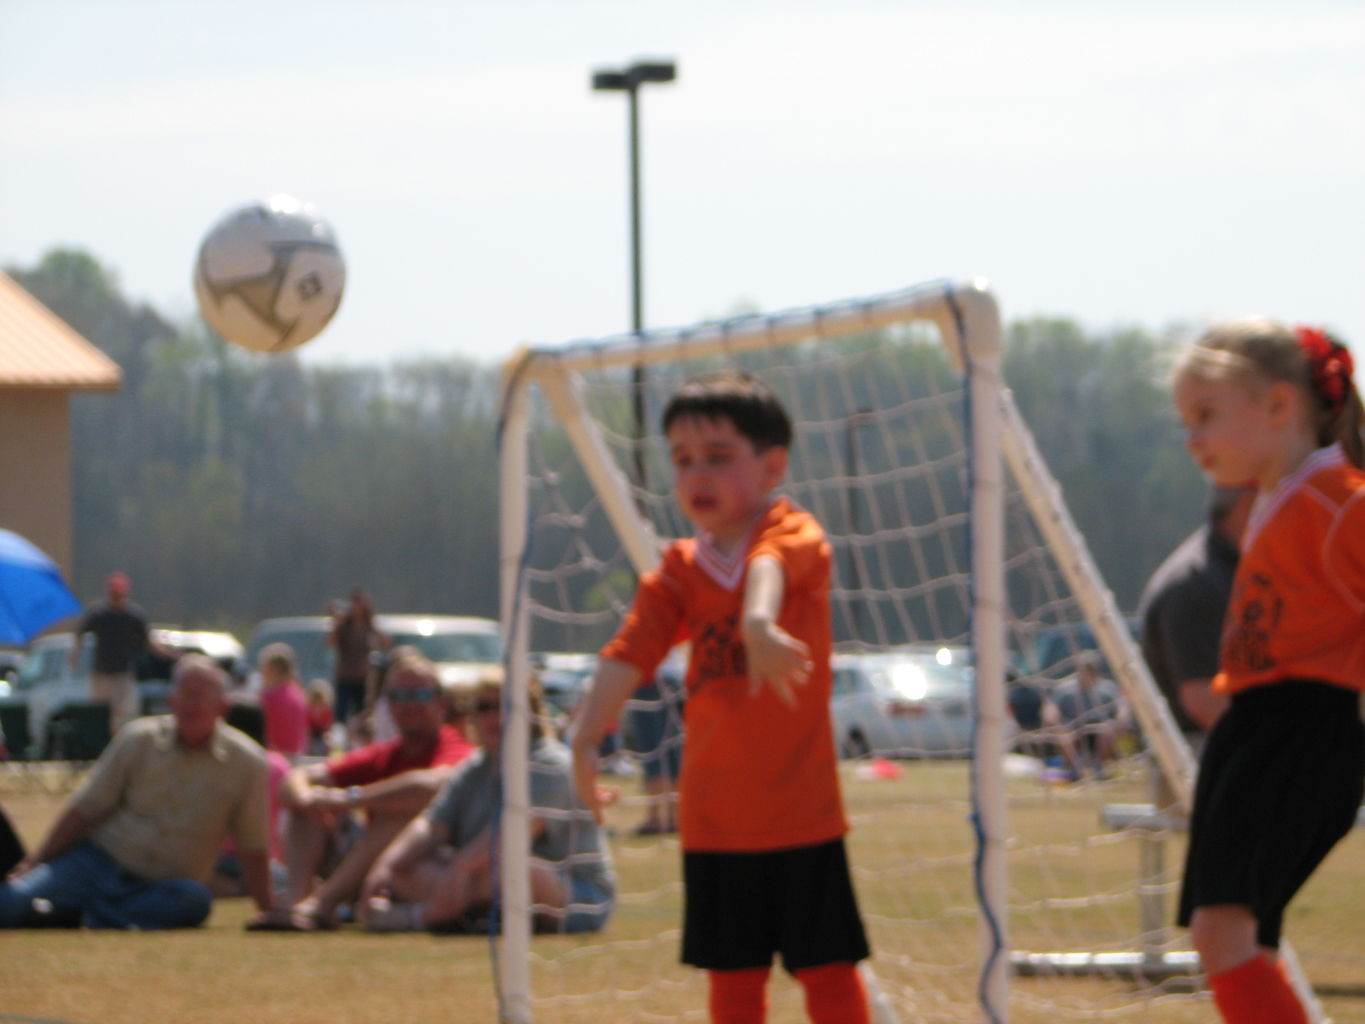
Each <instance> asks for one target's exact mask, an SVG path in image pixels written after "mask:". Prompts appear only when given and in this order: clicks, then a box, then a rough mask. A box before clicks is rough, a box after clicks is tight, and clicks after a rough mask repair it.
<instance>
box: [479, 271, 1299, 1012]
mask: <svg viewBox="0 0 1365 1024" xmlns="http://www.w3.org/2000/svg"><path fill="white" fill-rule="evenodd" d="M907 321H928V322H930V323H931V324H933V325H934V326H935V327H936V328H937V330H938V333H939V335H940V337H941V338H942V339H943V341H944V343H945V345H946V346H947V347H948V349H949V355H950V357H951V359H952V361H953V363H954V364H955V365H956V366H957V368H958V369H959V370H960V371H961V372H962V373H963V374H964V377H965V382H966V389H965V390H966V395H967V401H968V403H969V405H970V411H969V413H968V416H967V421H968V422H969V424H970V434H969V451H970V457H969V465H968V472H969V476H970V480H969V482H968V491H969V495H970V497H969V501H970V503H971V516H970V529H969V535H970V544H971V574H972V582H971V605H972V610H971V630H970V632H971V639H972V645H973V648H974V658H975V668H976V680H977V683H976V700H977V714H976V719H977V733H976V737H975V744H974V749H975V755H974V764H973V772H972V798H973V803H974V805H975V824H976V831H977V835H978V858H977V859H978V867H977V888H978V894H979V904H980V907H981V926H980V943H979V956H980V961H979V985H978V992H979V1003H980V1011H981V1018H982V1019H983V1020H985V1021H989V1022H992V1024H1006V1022H1007V1021H1008V1016H1009V1008H1008V1004H1009V985H1010V976H1011V972H1012V969H1013V964H1012V961H1011V952H1012V950H1011V948H1010V943H1009V936H1008V911H1007V896H1008V893H1007V878H1006V864H1005V839H1006V836H1007V829H1006V820H1005V817H1006V798H1005V785H1004V769H1003V762H1004V756H1005V753H1006V739H1007V737H1006V723H1007V721H1008V717H1009V716H1008V712H1007V710H1006V699H1005V669H1006V653H1005V652H1006V644H1005V632H1006V622H1005V615H1006V597H1005V567H1004V557H1005V550H1004V533H1005V531H1004V505H1005V491H1006V488H1005V480H1004V468H1005V466H1006V465H1008V466H1009V469H1010V471H1011V474H1012V475H1013V477H1014V478H1015V480H1016V482H1017V484H1018V487H1019V490H1020V492H1021V493H1022V494H1023V496H1024V500H1025V503H1026V505H1027V507H1028V510H1029V513H1030V517H1031V518H1032V520H1033V521H1034V523H1035V525H1036V527H1037V529H1038V531H1039V532H1040V533H1041V534H1042V535H1043V536H1044V538H1045V539H1046V541H1047V544H1048V546H1049V548H1050V549H1051V550H1052V552H1053V555H1054V557H1055V559H1056V561H1057V563H1058V566H1059V568H1060V570H1061V572H1062V574H1063V576H1064V577H1065V579H1066V582H1067V584H1068V585H1069V587H1070V589H1071V591H1072V592H1073V594H1074V595H1075V597H1076V599H1077V602H1078V604H1079V605H1080V607H1081V609H1082V611H1083V613H1084V615H1085V618H1086V620H1087V621H1088V622H1089V623H1090V624H1091V627H1092V629H1093V630H1094V633H1095V636H1096V639H1097V641H1098V643H1099V646H1100V648H1101V650H1102V651H1103V653H1104V655H1105V657H1106V659H1107V661H1108V662H1109V664H1110V666H1112V668H1113V670H1114V673H1115V676H1116V677H1117V680H1118V682H1119V683H1120V685H1121V686H1122V687H1123V689H1124V691H1125V692H1126V693H1127V694H1128V695H1129V696H1130V698H1133V699H1131V704H1132V706H1133V707H1134V708H1135V709H1136V711H1137V714H1138V718H1139V721H1140V724H1141V727H1142V730H1143V733H1144V735H1145V736H1146V737H1147V740H1148V742H1149V744H1150V746H1151V750H1152V755H1153V757H1154V759H1155V761H1156V763H1157V766H1158V768H1159V770H1160V772H1161V774H1162V775H1163V776H1164V778H1165V780H1166V781H1167V784H1168V786H1169V788H1170V791H1171V792H1172V793H1173V795H1174V798H1175V800H1176V802H1177V804H1178V805H1179V807H1180V808H1181V809H1183V810H1185V811H1188V809H1189V805H1190V800H1191V794H1192V782H1193V777H1194V772H1195V765H1194V760H1193V757H1192V754H1191V752H1190V749H1189V747H1188V745H1187V744H1186V743H1185V741H1184V739H1183V737H1182V736H1181V734H1180V732H1179V730H1178V729H1177V727H1176V725H1175V721H1174V718H1173V717H1172V715H1171V713H1170V711H1169V709H1168V708H1167V707H1166V704H1165V701H1164V700H1163V699H1162V698H1161V696H1160V694H1159V692H1158V690H1157V688H1156V685H1155V683H1154V682H1153V680H1152V678H1151V675H1150V673H1149V672H1148V670H1147V668H1146V665H1145V663H1144V662H1143V660H1142V657H1141V654H1140V652H1139V651H1138V649H1137V646H1136V644H1135V643H1134V642H1133V640H1132V638H1131V637H1130V636H1129V634H1128V632H1127V630H1126V629H1125V628H1124V626H1123V619H1122V616H1121V615H1120V613H1119V611H1118V609H1117V606H1116V604H1115V602H1114V599H1113V596H1112V594H1111V593H1110V592H1109V590H1108V589H1107V588H1106V587H1105V586H1104V584H1103V582H1102V580H1101V578H1100V576H1099V573H1098V570H1097V569H1096V567H1095V564H1094V561H1093V559H1092V558H1091V556H1090V554H1089V551H1088V550H1087V549H1086V546H1085V543H1084V540H1083V539H1082V537H1081V535H1080V533H1079V531H1078V530H1077V528H1076V526H1075V524H1074V522H1073V521H1072V519H1071V516H1070V513H1069V511H1068V510H1067V508H1066V506H1065V503H1064V502H1063V500H1062V496H1061V490H1060V487H1059V486H1058V485H1057V483H1056V481H1055V480H1054V479H1053V477H1052V476H1051V474H1050V473H1049V471H1048V469H1047V467H1046V465H1045V463H1044V462H1043V460H1042V457H1041V455H1040V454H1039V452H1038V450H1037V448H1036V446H1035V444H1034V442H1033V438H1032V435H1031V433H1030V432H1029V430H1028V428H1027V426H1026V425H1025V424H1024V422H1023V420H1022V418H1021V417H1020V415H1019V412H1018V410H1017V408H1016V407H1015V405H1014V401H1013V398H1012V396H1011V394H1010V392H1009V391H1008V389H1007V388H1006V387H1005V386H1004V382H1003V380H1002V377H1001V371H1000V365H1001V348H1002V338H1003V329H1002V322H1001V317H1000V313H999V308H998V305H997V302H996V300H995V298H994V296H993V294H992V293H991V291H990V289H989V287H988V286H987V285H986V283H985V282H983V281H980V280H974V281H970V282H961V283H952V282H937V283H933V284H929V285H923V286H918V287H914V288H909V289H906V290H903V291H898V292H893V293H889V294H885V295H880V296H874V297H870V298H864V299H856V300H850V301H844V302H839V303H834V304H830V305H825V306H818V307H809V308H805V309H800V310H795V311H790V312H785V313H778V314H774V315H770V316H761V317H745V318H742V319H738V320H730V321H722V322H718V323H714V324H707V325H702V326H698V327H693V328H687V329H679V330H669V331H656V332H649V333H646V334H643V335H627V336H622V337H619V338H615V339H608V340H605V341H602V342H596V343H592V344H579V345H570V346H567V347H563V348H555V349H550V348H542V349H529V350H523V351H522V352H519V353H518V354H517V355H516V356H514V357H513V358H512V359H511V360H509V361H508V363H507V364H506V366H505V367H504V375H503V382H502V395H501V405H500V422H499V446H500V452H499V458H500V504H501V538H500V544H501V550H500V585H501V593H500V608H501V620H502V626H503V632H504V638H505V640H506V642H507V679H508V682H507V685H506V688H505V696H504V730H503V746H502V751H503V753H502V758H503V762H502V764H503V773H504V808H503V814H502V819H501V839H500V844H501V851H502V852H501V854H500V858H499V863H500V868H501V877H500V893H501V900H502V913H501V920H502V926H503V931H502V937H501V940H500V953H499V956H498V958H497V975H498V976H497V984H498V989H499V995H500V999H499V1001H500V1015H501V1019H502V1020H503V1021H507V1022H512V1024H529V1022H530V1021H531V1019H532V1014H531V977H530V963H531V957H530V942H531V909H532V908H531V902H530V886H529V848H530V838H529V837H530V799H529V772H528V748H529V736H530V724H531V723H530V720H529V718H530V711H529V704H528V701H527V699H526V694H527V686H528V680H529V677H530V672H531V663H530V659H529V653H530V652H529V650H528V645H527V642H526V640H527V637H528V634H529V625H530V624H529V618H528V612H527V607H526V602H525V601H524V600H522V585H523V569H524V563H525V559H526V557H527V553H528V546H529V502H528V496H527V479H528V439H529V431H530V423H529V412H528V410H529V407H530V403H529V397H530V393H531V391H532V389H538V390H539V391H540V392H541V394H542V395H543V396H544V398H545V399H546V401H547V402H548V404H549V405H550V406H551V408H552V410H553V412H554V416H555V418H556V420H557V421H558V422H559V423H560V425H561V426H562V427H563V428H564V430H565V431H566V433H567V435H568V438H569V440H570V442H571V444H572V447H573V450H574V452H575V454H576V456H577V458H578V460H579V461H580V463H581V465H582V467H583V469H584V470H585V472H586V474H587V475H588V477H589V479H590V481H591V483H592V486H593V488H594V490H595V492H596V494H597V496H598V497H599V499H600V500H601V502H602V504H603V507H604V510H605V512H606V515H607V517H608V519H609V520H610V522H611V524H612V526H613V528H614V529H615V531H616V533H617V535H618V537H619V539H620V541H621V544H622V546H623V548H624V549H625V550H626V552H627V553H628V556H629V559H630V562H631V563H632V565H633V567H634V568H635V569H636V571H637V572H641V573H642V572H644V571H646V570H648V569H651V568H653V567H654V566H655V564H656V562H657V560H658V557H659V553H660V550H661V543H660V539H659V537H658V536H657V535H656V534H655V532H654V530H653V528H652V526H651V525H650V524H649V523H648V522H647V521H646V520H645V519H644V518H642V517H641V516H640V515H639V514H638V513H637V510H636V506H635V502H634V499H633V497H632V493H631V487H630V483H629V481H628V480H627V479H626V476H625V474H624V472H623V471H622V469H621V468H620V467H619V466H618V465H617V464H616V462H615V461H614V460H613V458H612V457H611V455H610V453H609V452H608V451H607V449H606V446H605V444H604V442H603V440H602V438H601V437H600V436H598V435H597V434H596V433H595V432H594V431H593V430H592V429H590V426H589V420H588V417H587V414H586V410H585V407H584V405H583V403H582V401H581V399H580V395H579V389H578V386H577V384H576V376H577V375H578V374H579V373H580V372H585V371H599V370H604V369H611V368H629V367H644V366H649V365H653V364H663V363H672V362H679V361H682V360H690V359H697V358H704V357H713V356H718V355H724V354H726V353H740V352H745V351H750V350H755V349H761V348H765V347H775V346H781V345H788V344H793V343H796V342H809V341H812V340H813V341H816V342H818V341H819V340H822V339H825V338H827V337H833V336H836V335H841V334H848V333H850V332H855V331H872V330H875V329H878V328H883V327H887V326H890V325H893V324H900V323H905V322H907ZM1284 952H1285V953H1286V954H1287V957H1286V960H1287V966H1288V968H1289V971H1290V974H1291V977H1292V978H1293V980H1294V982H1295V987H1296V988H1297V989H1298V990H1299V993H1300V995H1301V997H1303V998H1304V1001H1305V1004H1306V1005H1308V1006H1309V1007H1310V1008H1312V1012H1313V1013H1316V1017H1315V1018H1314V1019H1316V1020H1321V1019H1322V1018H1321V1010H1320V1008H1319V1007H1318V1005H1317V1001H1316V999H1315V998H1313V996H1312V993H1311V989H1309V988H1308V986H1307V984H1306V980H1305V979H1304V977H1303V974H1302V971H1301V970H1300V969H1299V967H1298V963H1297V960H1296V959H1295V958H1294V957H1293V954H1292V951H1289V950H1288V948H1287V947H1286V948H1285V950H1284ZM1311 1015H1312V1013H1310V1016H1311Z"/></svg>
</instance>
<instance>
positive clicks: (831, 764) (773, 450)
mask: <svg viewBox="0 0 1365 1024" xmlns="http://www.w3.org/2000/svg"><path fill="white" fill-rule="evenodd" d="M663 430H664V434H665V436H666V437H667V440H668V446H669V454H670V458H671V460H672V464H673V479H674V490H675V493H676V497H677V500H678V504H679V505H680V506H681V508H682V511H683V513H684V515H686V516H687V518H688V520H689V521H690V522H691V523H692V525H693V527H694V528H695V530H696V536H695V537H693V538H688V539H683V540H677V541H674V542H673V543H671V544H670V545H668V547H667V549H666V550H665V552H664V555H663V559H662V561H661V563H660V564H659V566H658V568H656V569H655V570H654V571H652V572H650V573H647V574H646V575H645V576H644V577H643V578H642V579H641V580H640V586H639V589H638V591H637V593H636V595H635V603H634V606H633V607H632V609H631V611H630V613H629V614H628V615H627V616H626V619H625V622H624V623H623V624H622V626H621V629H620V631H619V632H618V633H617V634H616V636H615V637H614V638H613V639H612V640H611V641H610V642H609V643H608V644H607V645H606V647H604V648H603V649H602V652H601V659H600V662H599V666H598V669H597V673H596V675H595V676H594V679H593V685H592V689H591V690H590V691H589V694H588V697H587V699H586V701H585V703H584V705H583V708H582V712H581V716H580V719H579V726H578V729H577V732H576V734H575V736H574V742H573V749H574V771H575V776H576V781H577V785H578V790H579V793H580V795H581V796H582V798H583V800H584V802H585V803H586V804H587V805H588V806H589V807H592V808H593V809H594V811H595V812H596V813H597V815H598V817H599V820H600V818H601V807H600V801H599V799H598V795H597V790H596V784H595V782H596V774H597V755H596V751H597V745H598V742H599V741H600V740H601V738H602V736H603V735H604V733H605V732H606V730H607V728H608V727H609V725H610V723H611V722H612V721H614V720H615V718H616V716H617V714H618V713H619V712H620V710H621V708H622V706H623V705H624V704H625V702H626V701H627V700H628V699H629V697H630V695H631V694H632V692H634V690H635V688H636V687H637V686H639V685H640V684H641V683H643V682H645V681H647V680H649V679H651V678H652V677H653V675H654V669H655V667H656V666H657V665H658V664H659V663H660V662H661V661H662V660H663V658H664V656H665V655H666V654H667V653H668V650H669V649H670V648H671V647H672V646H673V645H674V644H676V643H678V642H680V641H682V640H688V641H690V642H691V645H692V650H691V657H690V660H689V663H688V670H687V683H686V686H687V711H686V721H687V740H686V754H685V756H684V758H683V769H682V778H681V782H680V787H679V807H678V822H679V832H680V834H681V839H682V846H683V882H684V891H685V901H684V902H685V908H684V924H683V949H682V959H683V962H684V963H688V964H692V965H694V966H696V967H701V968H703V969H705V970H706V971H708V973H709V980H710V1011H711V1019H712V1020H713V1021H717V1022H726V1024H740V1022H743V1024H750V1022H761V1021H763V1019H764V1016H765V1013H766V1008H767V1002H766V991H765V990H766V985H767V979H768V973H769V971H770V970H771V966H772V959H773V955H774V954H775V953H778V954H781V956H782V963H783V966H784V967H785V968H786V969H787V970H788V971H790V972H791V973H792V974H793V975H794V976H795V978H796V979H797V981H798V982H800V983H801V985H802V987H803V989H804V991H805V998H806V1008H807V1012H808V1013H809V1015H810V1018H811V1020H812V1021H816V1022H835V1021H838V1022H840V1024H859V1022H866V1021H868V1019H869V1011H868V1005H867V997H866V994H865V993H864V991H863V987H862V983H861V981H860V979H859V977H858V974H857V970H856V965H857V962H858V961H859V960H862V959H864V958H865V957H866V956H867V955H868V947H867V939H866V937H865V935H864V932H863V926H862V920H861V918H860V917H859V914H858V906H857V901H856V899H855V897H854V893H853V886H852V883H851V880H850V877H849V870H848V862H847V859H846V857H845V853H844V841H843V836H844V833H845V832H846V831H848V824H847V822H846V820H845V818H844V812H843V802H842V799H841V797H840V793H839V783H838V777H837V771H836V760H835V750H834V739H833V730H832V729H831V727H830V720H829V698H830V685H831V684H830V679H831V675H830V650H831V628H830V610H829V580H830V548H829V544H828V543H827V542H826V540H825V535H824V531H823V530H822V529H821V528H820V525H819V523H817V522H816V521H815V519H814V518H813V517H812V516H811V515H810V514H809V513H807V512H806V511H804V510H803V509H801V508H798V507H797V506H796V505H795V504H793V503H792V502H791V501H790V500H789V499H787V498H785V497H778V496H774V494H773V491H774V489H775V488H776V487H777V486H778V485H779V484H780V483H781V481H782V478H783V476H784V475H785V474H786V469H787V449H788V447H789V445H790V443H791V435H792V428H791V421H790V420H789V419H788V417H787V414H786V412H785V410H784V409H783V408H782V406H781V403H780V402H778V400H777V398H776V397H775V396H774V395H773V394H772V392H771V391H769V390H768V388H767V387H765V386H764V385H763V384H761V383H760V382H759V381H757V380H755V379H754V378H752V377H749V376H747V375H745V374H741V373H735V372H722V373H719V374H714V375H711V376H708V377H704V378H701V379H700V380H696V381H692V382H690V383H688V384H686V385H684V386H683V388H682V389H681V390H679V391H678V393H677V394H676V395H674V396H673V398H672V399H671V400H670V401H669V403H668V406H667V408H666V409H665V410H664V415H663Z"/></svg>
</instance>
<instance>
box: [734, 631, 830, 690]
mask: <svg viewBox="0 0 1365 1024" xmlns="http://www.w3.org/2000/svg"><path fill="white" fill-rule="evenodd" d="M744 648H745V655H746V657H747V658H748V662H749V693H750V694H756V693H758V691H759V690H761V689H762V688H763V684H764V683H767V684H768V685H769V686H771V687H772V688H773V690H774V691H775V692H776V693H777V696H778V697H779V698H780V699H781V700H782V702H783V703H784V704H786V705H787V706H789V707H793V708H794V707H796V691H795V690H793V689H792V687H793V686H804V685H806V683H807V682H809V681H810V674H811V671H812V669H813V668H814V667H815V666H814V663H813V662H812V661H811V659H810V648H809V647H807V646H806V645H805V644H804V643H802V642H801V641H800V640H798V639H796V637H794V636H792V635H791V634H790V633H788V632H787V631H786V630H785V629H783V628H782V627H781V626H779V625H777V624H776V623H775V622H764V623H758V622H755V623H746V624H745V629H744Z"/></svg>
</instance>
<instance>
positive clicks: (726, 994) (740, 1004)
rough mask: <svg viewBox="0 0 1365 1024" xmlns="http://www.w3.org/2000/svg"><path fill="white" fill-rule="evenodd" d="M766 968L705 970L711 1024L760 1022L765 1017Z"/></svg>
mask: <svg viewBox="0 0 1365 1024" xmlns="http://www.w3.org/2000/svg"><path fill="white" fill-rule="evenodd" d="M770 970H771V968H768V967H750V968H746V969H744V970H740V971H708V972H707V975H708V976H709V977H710V980H711V1020H712V1022H713V1024H763V1021H764V1019H765V1018H766V1017H767V1016H768V972H769V971H770Z"/></svg>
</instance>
